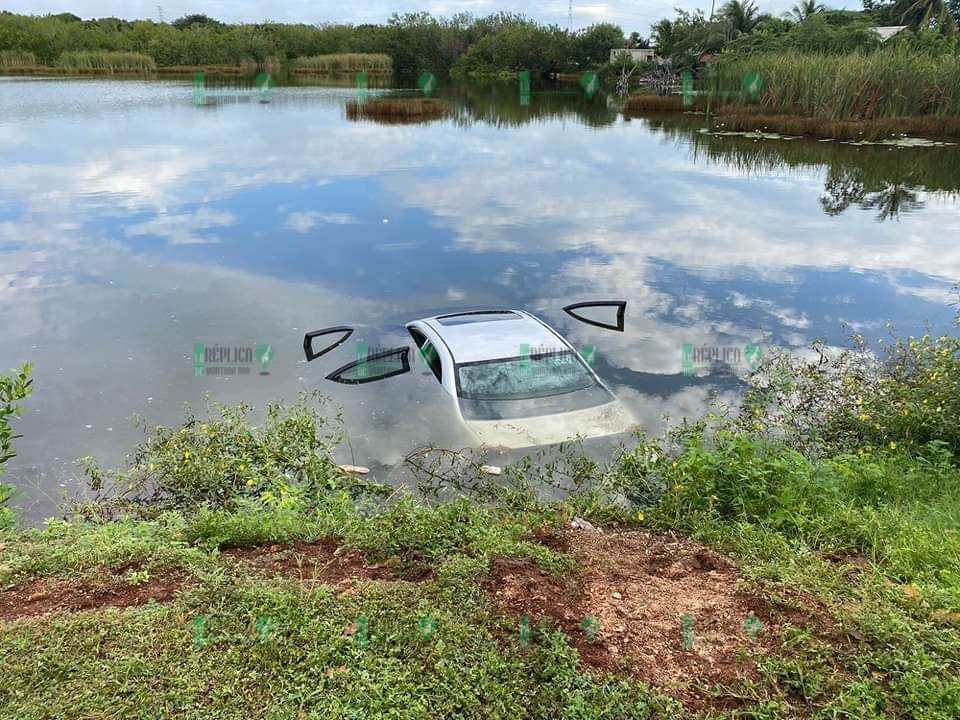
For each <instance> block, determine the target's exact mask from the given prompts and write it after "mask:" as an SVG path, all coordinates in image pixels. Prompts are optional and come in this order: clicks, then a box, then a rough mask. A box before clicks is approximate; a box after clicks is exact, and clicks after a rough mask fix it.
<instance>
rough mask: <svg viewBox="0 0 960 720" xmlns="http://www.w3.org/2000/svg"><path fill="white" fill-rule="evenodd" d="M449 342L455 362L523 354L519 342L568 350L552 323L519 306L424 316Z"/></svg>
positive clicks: (532, 347) (550, 348)
mask: <svg viewBox="0 0 960 720" xmlns="http://www.w3.org/2000/svg"><path fill="white" fill-rule="evenodd" d="M420 322H422V323H425V324H426V325H428V326H429V327H430V328H431V329H432V330H433V331H434V332H436V333H437V334H438V335H439V336H440V337H441V339H443V341H444V342H445V343H446V345H447V348H448V349H449V350H450V354H451V355H453V361H454V363H456V364H458V365H462V364H464V363H472V362H482V361H484V360H499V359H503V358H515V357H519V356H520V346H521V345H529V346H530V351H531V352H534V353H535V352H536V351H537V349H543V350H552V351H558V350H566V349H568V346H567V344H566V343H565V342H564V341H563V340H561V339H560V338H559V337H558V336H557V335H556V334H555V333H554V332H553V331H552V330H551V329H550V328H549V327H547V326H546V325H545V324H543V323H542V322H540V321H539V320H537V319H536V318H535V317H533V316H532V315H529V314H527V313H525V312H522V311H519V310H477V311H471V312H463V313H452V314H449V315H437V316H434V317H429V318H424V319H423V320H421V321H420Z"/></svg>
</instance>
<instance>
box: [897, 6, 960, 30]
mask: <svg viewBox="0 0 960 720" xmlns="http://www.w3.org/2000/svg"><path fill="white" fill-rule="evenodd" d="M894 9H895V10H897V11H900V12H902V14H901V15H900V18H901V22H905V23H907V24H908V25H910V27H913V28H916V27H921V28H925V27H930V23H931V21H933V20H936V23H937V27H938V28H940V30H941V32H943V34H944V35H955V34H956V32H957V21H956V20H955V19H954V17H953V15H952V14H951V13H950V6H949V4H948V3H947V2H946V0H899V2H897V4H896V5H895V6H894Z"/></svg>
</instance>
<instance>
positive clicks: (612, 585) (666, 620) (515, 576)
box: [486, 531, 803, 709]
mask: <svg viewBox="0 0 960 720" xmlns="http://www.w3.org/2000/svg"><path fill="white" fill-rule="evenodd" d="M551 544H552V545H553V546H557V545H558V544H559V545H564V546H565V548H566V550H567V552H569V553H570V554H571V555H573V556H574V557H575V558H576V560H577V561H578V563H579V565H580V567H581V571H580V572H579V573H578V574H577V575H576V576H574V577H570V578H558V577H556V576H553V575H551V574H550V573H548V572H546V571H545V570H543V569H542V568H540V567H539V566H538V565H536V564H535V563H533V562H532V561H529V560H526V559H516V558H498V559H496V560H495V561H494V562H493V563H492V566H491V571H490V575H489V579H488V580H487V581H486V588H487V590H488V592H490V593H491V594H492V595H493V596H494V597H495V598H496V601H497V602H498V604H499V605H500V607H501V608H502V610H503V611H504V612H505V614H507V615H508V616H509V617H511V619H515V620H517V621H519V618H520V617H521V616H523V615H527V616H528V617H529V618H530V622H531V625H535V624H536V622H537V621H538V620H539V619H543V618H548V619H550V620H552V621H554V622H556V623H557V624H558V625H559V626H560V628H561V629H562V630H563V631H564V632H565V633H567V635H568V636H569V638H570V641H571V642H572V644H573V645H574V646H575V647H576V648H577V649H578V651H579V652H580V657H581V661H582V662H583V663H584V664H585V665H586V666H588V667H591V668H594V669H598V670H610V669H613V668H615V667H622V668H625V669H627V670H628V671H630V672H632V673H633V674H634V675H635V676H636V677H638V678H639V679H642V680H644V681H646V682H649V683H651V684H653V685H656V686H659V687H661V688H663V689H664V690H666V691H668V692H669V693H670V694H672V695H673V696H675V697H677V698H678V699H679V700H680V701H681V702H683V703H684V704H685V705H687V706H688V707H691V708H694V709H697V708H703V707H707V706H710V707H713V708H718V707H724V706H735V705H737V704H739V701H738V700H736V698H734V697H733V696H732V695H727V698H726V699H725V698H724V697H723V695H724V693H721V694H720V696H719V697H717V698H712V697H710V696H709V694H708V690H709V688H710V687H712V686H715V685H718V684H719V685H721V686H724V687H728V688H729V687H735V686H737V685H739V684H740V682H741V681H742V680H743V679H744V677H749V676H751V675H753V674H754V673H755V672H756V659H757V658H758V657H760V656H763V655H764V654H766V653H767V652H768V651H769V650H770V649H771V648H772V647H774V646H775V645H776V641H777V637H778V635H779V630H780V627H781V626H782V625H783V624H784V623H786V622H794V623H796V622H797V621H798V620H802V619H803V618H799V617H797V616H796V612H795V611H794V612H792V613H791V616H790V617H788V616H787V615H786V614H784V613H783V612H781V611H779V610H777V609H775V608H773V607H771V606H770V605H769V604H767V603H766V602H764V601H763V600H761V599H758V598H755V597H753V596H751V595H749V594H747V593H745V592H743V591H742V590H741V589H739V587H738V581H739V580H740V575H739V572H738V570H737V568H736V566H735V565H734V563H733V562H732V561H731V560H729V559H728V558H726V557H724V556H722V555H720V554H718V553H716V552H715V551H713V550H711V549H710V548H708V547H706V546H703V545H700V544H698V543H694V542H692V541H690V540H688V539H686V538H683V537H681V536H678V535H674V534H672V533H652V532H644V531H636V532H604V533H596V532H589V531H570V532H567V533H565V534H564V535H562V536H561V537H560V538H554V539H553V540H552V541H551ZM588 617H595V618H596V619H597V620H598V621H599V628H598V629H597V630H596V632H595V633H593V637H592V639H591V638H590V637H589V635H590V634H591V633H588V631H587V629H586V628H585V627H584V618H588ZM685 618H686V623H685ZM751 618H755V619H756V620H753V619H751ZM757 621H759V625H758V624H756V622H757ZM592 627H593V626H592V625H590V623H589V621H588V623H587V628H591V629H592Z"/></svg>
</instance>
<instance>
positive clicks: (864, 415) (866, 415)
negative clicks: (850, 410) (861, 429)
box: [860, 412, 870, 422]
mask: <svg viewBox="0 0 960 720" xmlns="http://www.w3.org/2000/svg"><path fill="white" fill-rule="evenodd" d="M860 419H861V420H863V422H866V421H867V420H869V419H870V413H865V412H862V413H860Z"/></svg>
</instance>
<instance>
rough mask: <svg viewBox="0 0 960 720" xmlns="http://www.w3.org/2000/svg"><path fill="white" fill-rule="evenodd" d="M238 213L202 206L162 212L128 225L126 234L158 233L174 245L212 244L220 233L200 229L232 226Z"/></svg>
mask: <svg viewBox="0 0 960 720" xmlns="http://www.w3.org/2000/svg"><path fill="white" fill-rule="evenodd" d="M236 222H237V218H236V216H235V215H233V214H231V213H228V212H223V211H220V210H212V209H210V208H206V207H201V208H198V209H197V210H196V211H194V212H184V213H172V214H164V215H158V216H157V217H155V218H153V219H152V220H147V221H146V222H142V223H139V224H137V225H128V226H127V227H126V228H125V230H124V233H125V234H126V236H127V237H136V236H140V235H157V236H159V237H165V238H166V239H167V242H169V243H170V244H171V245H208V244H212V243H218V242H221V240H220V238H219V237H218V236H216V235H208V234H204V235H200V234H198V232H199V231H200V230H209V229H211V228H220V227H229V226H231V225H235V224H236Z"/></svg>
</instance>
